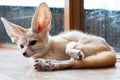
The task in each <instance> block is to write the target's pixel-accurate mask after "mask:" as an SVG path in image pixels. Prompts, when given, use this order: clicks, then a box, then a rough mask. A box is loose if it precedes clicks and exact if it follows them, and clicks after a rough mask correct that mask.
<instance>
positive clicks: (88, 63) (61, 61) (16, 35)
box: [1, 3, 116, 71]
mask: <svg viewBox="0 0 120 80" xmlns="http://www.w3.org/2000/svg"><path fill="white" fill-rule="evenodd" d="M51 19H52V16H51V12H50V10H49V8H48V6H47V4H46V3H41V4H40V5H39V6H38V8H37V9H36V12H35V14H34V16H33V19H32V21H31V28H30V29H24V28H22V27H20V26H19V25H15V24H13V23H11V22H9V21H7V20H6V19H4V18H1V20H2V22H3V24H4V26H5V29H6V32H7V33H8V35H9V36H10V38H11V40H12V41H13V42H15V43H16V44H17V45H18V47H19V48H20V50H21V53H22V54H23V55H24V56H25V57H32V58H33V59H34V60H35V65H34V68H35V69H36V70H38V71H44V70H48V71H52V70H62V69H82V68H102V67H110V66H114V65H115V62H116V58H115V57H116V56H115V52H114V50H113V49H112V47H111V46H110V45H109V44H108V43H107V42H106V41H105V40H104V39H103V38H101V37H98V36H94V35H89V34H86V33H82V32H80V31H68V32H63V33H61V34H59V35H57V36H50V35H49V30H50V28H51Z"/></svg>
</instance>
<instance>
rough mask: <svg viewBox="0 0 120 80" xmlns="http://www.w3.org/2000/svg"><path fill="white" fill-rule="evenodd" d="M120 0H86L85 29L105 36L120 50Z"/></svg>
mask: <svg viewBox="0 0 120 80" xmlns="http://www.w3.org/2000/svg"><path fill="white" fill-rule="evenodd" d="M119 3H120V0H84V4H85V5H84V8H85V31H86V32H88V33H92V34H96V35H99V36H102V37H104V38H105V39H106V40H107V42H108V43H109V44H110V45H111V46H114V47H115V50H116V51H120V5H119Z"/></svg>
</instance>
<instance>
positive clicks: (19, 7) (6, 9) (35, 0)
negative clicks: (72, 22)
mask: <svg viewBox="0 0 120 80" xmlns="http://www.w3.org/2000/svg"><path fill="white" fill-rule="evenodd" d="M43 1H44V2H46V3H47V4H48V6H49V7H50V10H51V12H52V23H51V24H52V28H51V30H50V34H51V35H55V34H58V33H60V32H61V31H63V29H64V27H63V26H64V21H63V20H64V0H52V2H51V0H31V1H30V0H20V1H19V3H18V1H17V0H11V1H9V0H1V1H0V17H5V18H6V19H8V20H9V21H11V22H12V23H15V24H18V25H21V26H23V27H25V28H29V27H30V25H31V19H32V16H33V14H34V12H35V9H36V7H37V6H38V5H39V4H40V3H41V2H43ZM0 43H11V40H10V38H9V37H8V35H7V33H6V31H5V29H4V27H3V23H2V22H1V20H0Z"/></svg>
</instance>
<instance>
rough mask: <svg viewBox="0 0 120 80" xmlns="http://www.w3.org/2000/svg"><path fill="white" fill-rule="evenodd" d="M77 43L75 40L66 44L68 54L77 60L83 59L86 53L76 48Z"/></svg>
mask: <svg viewBox="0 0 120 80" xmlns="http://www.w3.org/2000/svg"><path fill="white" fill-rule="evenodd" d="M75 45H76V43H75V42H70V43H68V44H67V46H66V54H67V55H69V56H71V57H73V58H75V59H77V60H81V59H83V58H84V54H83V52H82V51H80V50H77V49H74V46H75Z"/></svg>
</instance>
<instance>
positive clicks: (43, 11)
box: [31, 3, 52, 33]
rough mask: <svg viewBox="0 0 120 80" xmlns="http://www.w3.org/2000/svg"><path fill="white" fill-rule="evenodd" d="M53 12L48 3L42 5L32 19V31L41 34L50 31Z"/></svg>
mask: <svg viewBox="0 0 120 80" xmlns="http://www.w3.org/2000/svg"><path fill="white" fill-rule="evenodd" d="M51 18H52V17H51V12H50V9H49V8H48V6H47V4H46V3H41V4H40V5H39V6H38V8H37V9H36V11H35V14H34V16H33V19H32V24H31V27H32V31H33V32H34V33H39V32H42V31H46V30H47V31H48V30H49V29H50V25H51Z"/></svg>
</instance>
